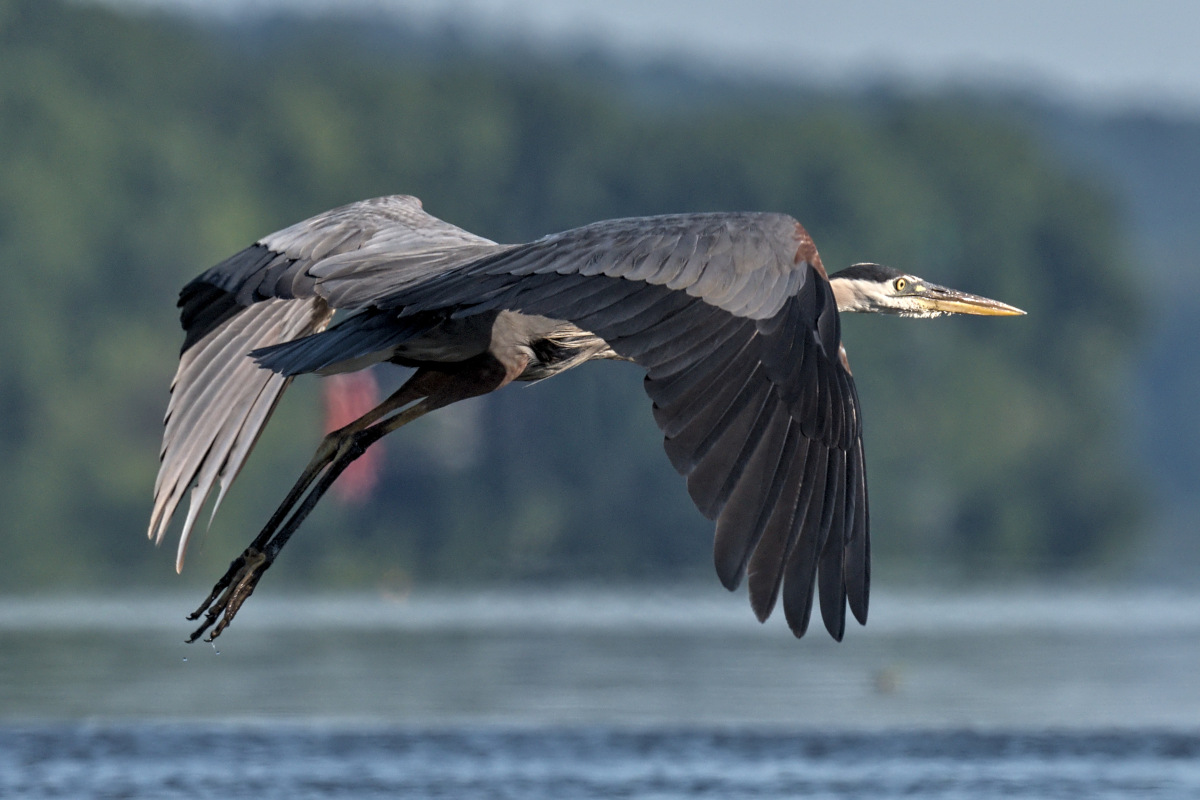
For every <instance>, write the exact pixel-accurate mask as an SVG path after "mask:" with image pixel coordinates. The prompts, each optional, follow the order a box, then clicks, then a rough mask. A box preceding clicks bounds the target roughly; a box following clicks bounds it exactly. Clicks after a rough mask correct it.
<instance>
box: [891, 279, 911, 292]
mask: <svg viewBox="0 0 1200 800" xmlns="http://www.w3.org/2000/svg"><path fill="white" fill-rule="evenodd" d="M893 285H894V286H895V287H896V291H897V292H903V291H904V290H905V289H907V288H908V281H906V280H905V279H904V278H896V282H895V283H894V284H893Z"/></svg>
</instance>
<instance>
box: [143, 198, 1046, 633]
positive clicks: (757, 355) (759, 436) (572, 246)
mask: <svg viewBox="0 0 1200 800" xmlns="http://www.w3.org/2000/svg"><path fill="white" fill-rule="evenodd" d="M179 304H180V307H181V319H182V322H183V327H184V330H185V340H184V345H183V351H182V353H181V357H180V363H179V368H178V371H177V373H176V376H175V381H174V383H173V384H172V395H171V402H170V404H169V406H168V410H167V416H166V428H165V433H164V438H163V449H162V464H161V467H160V471H159V476H158V481H157V483H156V486H155V503H154V509H153V512H152V516H151V523H150V536H151V537H152V538H154V539H155V540H156V541H161V540H162V538H163V537H164V534H165V532H166V529H167V527H168V525H169V524H170V521H171V518H172V517H173V516H174V513H175V510H176V508H177V507H178V505H179V504H180V502H181V501H182V499H183V496H184V495H185V494H186V493H188V492H189V490H190V492H191V497H190V506H189V510H188V513H187V516H186V519H185V521H184V524H183V531H182V534H181V536H180V542H179V549H178V556H177V563H176V566H177V569H181V568H182V564H183V557H184V553H185V552H186V548H187V544H188V540H189V538H190V535H191V533H192V531H193V529H194V526H195V524H196V522H197V517H198V514H199V511H200V508H201V507H202V506H203V505H204V504H205V501H206V499H207V498H208V497H209V496H210V494H211V493H212V492H213V490H214V489H216V490H217V499H216V504H217V505H219V503H220V500H221V498H222V497H223V496H224V493H225V491H226V490H227V489H228V487H229V484H230V482H231V481H232V480H233V479H234V477H235V476H236V474H237V472H238V470H239V469H240V468H241V466H242V464H243V463H244V462H245V459H246V457H247V456H248V454H249V451H250V449H251V448H252V446H253V444H254V441H255V440H256V439H257V437H258V434H259V433H260V431H261V430H262V428H263V426H264V425H265V424H266V423H267V420H268V419H269V417H270V415H271V412H272V410H273V409H274V407H275V404H276V402H277V401H278V399H279V397H280V395H281V394H282V392H283V390H284V389H285V388H286V386H287V384H288V382H289V381H290V380H291V378H293V377H294V376H296V375H300V374H305V373H318V374H331V373H336V372H345V371H351V370H356V369H362V368H364V367H366V366H368V365H370V364H374V363H379V362H384V361H386V362H391V363H395V364H399V365H402V366H406V367H412V368H414V369H415V371H414V372H413V374H412V376H411V377H410V378H409V380H408V381H407V382H406V383H405V384H404V385H403V386H401V387H400V389H398V390H397V391H396V392H395V393H394V394H393V395H392V396H391V397H389V398H387V399H386V400H385V401H384V402H383V403H381V404H380V405H379V406H378V407H376V408H375V409H373V410H372V411H370V412H368V413H367V414H365V415H364V416H363V417H361V418H360V419H358V420H356V421H355V422H353V423H351V424H350V425H348V426H346V427H344V428H342V429H340V430H339V431H335V432H333V433H331V434H329V435H328V436H327V437H326V438H325V439H324V440H323V441H322V443H321V445H320V447H319V448H318V450H317V453H316V455H315V456H314V457H313V460H312V461H311V462H310V463H309V465H308V467H306V469H305V470H304V472H303V473H302V475H301V477H300V479H299V480H298V481H297V483H296V485H295V486H294V487H293V489H292V491H291V492H290V493H289V494H288V496H287V497H286V498H285V499H284V501H283V503H282V504H281V505H280V506H279V507H278V508H277V510H276V512H275V513H274V514H273V515H272V517H271V519H270V520H269V521H268V523H267V525H266V526H265V527H264V529H263V530H262V532H261V533H260V534H259V536H258V537H257V538H256V539H255V540H254V542H253V543H252V544H251V545H250V546H249V547H248V548H247V549H246V551H245V552H244V553H243V554H242V555H241V556H239V557H238V558H237V559H235V560H234V562H233V563H232V564H231V565H230V568H229V571H228V572H227V573H226V574H225V576H223V577H222V579H221V580H220V581H218V583H217V584H216V586H215V587H214V589H213V591H212V593H211V594H210V596H209V598H208V599H207V600H206V601H205V603H204V604H203V605H202V606H201V607H200V609H198V610H197V611H196V612H195V614H193V615H192V618H193V619H197V618H199V617H200V616H201V615H204V621H203V623H202V625H201V627H200V628H199V629H198V630H197V631H196V632H195V633H194V634H193V636H192V639H193V640H194V639H195V638H197V637H198V636H199V635H201V634H202V633H204V632H205V631H207V630H208V629H209V628H213V626H214V625H215V626H216V627H215V628H213V630H212V633H211V635H210V638H212V637H215V636H217V635H219V634H220V633H221V632H222V631H223V630H224V628H225V627H226V626H227V625H228V624H229V622H230V621H231V620H232V619H233V617H234V615H235V614H236V613H237V611H238V609H239V608H240V607H241V604H242V603H243V602H244V601H245V599H246V598H247V597H248V596H249V595H250V593H251V592H253V590H254V588H255V586H256V585H257V582H258V580H259V578H261V576H262V574H263V572H265V571H266V569H267V568H269V567H270V566H271V564H272V563H273V562H274V560H275V558H276V556H277V555H278V553H279V551H280V549H281V548H282V547H283V545H284V544H285V543H286V542H287V540H288V538H289V537H290V536H291V535H292V533H294V531H295V530H296V528H297V527H298V526H299V524H300V522H301V521H303V519H304V518H305V516H307V514H308V513H309V511H311V509H312V508H313V506H315V505H316V503H317V501H318V500H319V499H320V497H321V496H322V495H323V493H324V492H325V490H326V489H328V487H329V485H331V484H332V483H333V481H334V480H335V479H336V478H337V476H338V475H339V474H340V473H341V471H342V470H343V469H345V467H346V466H347V465H348V464H349V463H351V462H352V461H353V460H354V459H355V458H357V457H358V455H360V454H361V453H362V452H363V451H365V449H366V448H367V447H369V446H370V444H371V443H373V442H374V441H377V440H378V439H379V438H381V437H382V436H384V435H386V434H387V433H390V432H391V431H393V430H395V429H397V428H399V427H401V426H403V425H404V424H406V423H408V422H409V421H411V420H413V419H416V418H418V417H420V416H422V415H423V414H426V413H429V412H430V411H433V410H436V409H437V408H441V407H443V406H445V405H448V404H450V403H453V402H456V401H458V400H462V399H465V398H468V397H475V396H478V395H481V394H486V393H488V392H491V391H494V390H496V389H499V388H501V387H503V386H504V385H506V384H508V383H510V382H512V381H514V380H522V381H532V380H542V379H545V378H548V377H552V376H554V375H557V374H558V373H560V372H563V371H565V370H567V369H570V368H572V367H574V366H577V365H579V364H582V363H584V362H586V361H591V360H596V359H622V360H627V361H633V362H635V363H637V364H638V365H640V366H641V367H643V368H644V369H645V370H646V379H645V388H646V392H647V394H648V395H649V396H650V399H651V400H652V401H653V412H654V418H655V421H656V422H657V423H658V425H659V427H660V428H661V429H662V431H663V433H664V437H665V439H664V442H665V447H666V451H667V455H668V457H669V458H670V460H671V463H672V464H673V465H674V466H675V468H676V469H677V470H678V471H679V472H680V473H681V474H683V475H685V476H686V478H687V487H688V491H689V493H690V495H691V497H692V499H693V500H694V501H695V503H696V505H697V507H698V508H699V510H700V511H701V512H702V513H703V514H704V515H705V516H707V517H709V518H710V519H713V520H715V521H716V534H715V544H714V560H715V564H716V569H717V574H718V577H719V578H720V580H721V581H722V583H723V584H724V585H725V586H726V587H728V588H730V589H733V588H736V587H737V586H738V585H739V584H740V583H741V581H742V580H743V579H745V580H746V581H747V583H748V585H749V594H750V601H751V605H752V607H753V609H754V611H755V613H756V614H757V616H758V617H759V618H760V619H766V618H767V616H768V615H769V614H770V613H771V611H772V609H773V608H774V606H775V605H776V602H777V600H778V599H779V597H780V596H781V595H782V599H783V607H784V613H785V615H786V617H787V621H788V624H789V626H790V627H791V629H792V631H793V632H794V633H795V634H796V635H797V636H800V635H803V633H804V632H805V630H806V629H807V627H808V622H809V618H810V614H811V610H812V605H813V602H814V595H815V596H816V597H817V598H819V604H820V607H821V613H822V618H823V620H824V622H825V626H826V628H827V629H828V631H829V632H830V633H831V634H832V635H833V636H834V638H836V639H841V638H842V635H843V633H844V629H845V610H846V608H847V607H849V608H850V610H851V612H852V613H853V614H854V616H855V617H856V618H857V619H858V620H859V622H861V623H865V621H866V616H867V605H868V597H869V591H870V530H869V519H868V504H867V487H866V474H865V466H864V458H863V447H862V422H861V417H860V413H859V403H858V397H857V394H856V392H855V388H854V381H853V379H852V377H851V374H850V367H849V362H848V360H847V358H846V353H845V349H844V348H843V347H842V344H841V333H840V321H839V317H838V312H839V310H841V311H866V312H886V313H895V314H902V315H908V316H936V315H939V314H944V313H977V314H995V315H1002V314H1019V313H1022V312H1020V311H1019V310H1017V309H1015V308H1013V307H1011V306H1007V305H1005V304H1003V303H998V302H996V301H992V300H987V299H986V298H981V297H976V296H973V295H967V294H964V293H961V292H955V291H953V290H948V289H945V288H943V287H939V286H936V285H934V284H929V283H927V282H925V281H922V280H921V279H919V278H916V277H914V276H911V275H905V274H902V273H899V272H896V271H895V270H890V269H888V268H885V267H880V266H878V265H874V264H860V265H855V266H853V267H850V268H849V269H847V270H844V271H843V272H842V273H838V274H837V275H834V276H832V277H830V276H828V275H827V274H826V272H825V269H824V267H823V266H822V264H821V259H820V256H819V255H818V254H817V250H816V248H815V247H814V245H813V243H812V239H811V238H810V237H809V235H808V233H807V232H806V231H805V230H804V228H803V227H802V226H801V225H800V224H799V223H798V222H796V221H795V220H794V219H792V218H791V217H788V216H786V215H783V214H771V213H736V214H735V213H717V214H682V215H672V216H661V217H641V218H631V219H620V220H607V221H603V222H597V223H593V224H591V225H587V226H584V227H581V228H576V229H573V230H570V231H565V232H563V233H558V234H553V235H550V236H546V237H543V238H541V239H538V240H537V241H534V242H530V243H527V244H518V245H502V244H496V243H494V242H490V241H488V240H486V239H483V238H482V237H479V236H475V235H474V234H471V233H468V232H467V231H464V230H462V229H460V228H457V227H455V226H453V225H450V224H449V223H446V222H443V221H442V220H439V219H437V218H435V217H433V216H431V215H429V214H427V213H426V212H425V211H424V210H423V209H422V208H421V204H420V201H418V200H417V199H416V198H412V197H404V196H392V197H382V198H376V199H373V200H366V201H362V202H359V203H354V204H351V205H348V206H344V207H342V208H338V209H334V210H332V211H328V212H325V213H323V214H320V215H318V216H316V217H313V218H312V219H309V220H306V221H304V222H300V223H298V224H296V225H293V226H291V227H289V228H286V229H284V230H282V231H279V232H277V233H274V234H271V235H270V236H267V237H264V238H263V239H261V240H260V241H259V242H257V243H255V244H254V245H252V246H251V247H248V248H247V249H245V250H243V251H242V252H240V253H238V254H236V255H234V256H232V257H231V258H229V259H227V260H225V261H223V262H221V263H220V264H218V265H216V266H215V267H213V268H211V269H209V270H208V271H207V272H205V273H203V274H202V275H200V276H199V277H198V278H196V279H195V280H193V281H192V282H191V283H189V284H188V285H187V286H185V287H184V289H183V290H182V292H181V294H180V301H179ZM334 312H341V314H342V317H341V318H340V319H339V320H338V322H337V323H336V324H332V325H331V321H332V320H333V315H334ZM214 513H215V511H214Z"/></svg>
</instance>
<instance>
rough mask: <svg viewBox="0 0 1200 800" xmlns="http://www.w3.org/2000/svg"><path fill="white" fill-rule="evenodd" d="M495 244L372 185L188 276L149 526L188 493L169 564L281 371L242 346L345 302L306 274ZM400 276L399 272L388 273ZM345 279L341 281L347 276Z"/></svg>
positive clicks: (392, 266) (404, 267)
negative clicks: (368, 191) (360, 196)
mask: <svg viewBox="0 0 1200 800" xmlns="http://www.w3.org/2000/svg"><path fill="white" fill-rule="evenodd" d="M502 249H504V248H502V247H500V246H499V245H496V244H494V243H492V242H489V241H488V240H486V239H483V238H481V237H478V236H475V235H473V234H470V233H468V232H466V231H464V230H461V229H460V228H456V227H454V226H453V225H450V224H448V223H445V222H442V221H441V220H439V219H436V218H434V217H432V216H430V215H428V214H426V213H425V212H424V211H422V210H421V204H420V201H418V200H417V199H416V198H413V197H401V196H395V197H382V198H378V199H375V200H367V201H363V202H360V203H354V204H351V205H348V206H344V207H342V208H337V209H334V210H332V211H328V212H325V213H324V214H321V215H319V216H316V217H313V218H312V219H309V220H306V221H304V222H301V223H298V224H296V225H293V226H291V227H289V228H286V229H284V230H281V231H279V232H277V233H274V234H271V235H270V236H267V237H264V238H263V239H261V240H260V241H258V242H257V243H255V244H254V245H252V246H250V247H248V248H246V249H245V250H243V251H241V252H240V253H238V254H237V255H234V256H233V257H231V258H229V259H227V260H225V261H223V262H221V263H220V264H218V265H216V266H215V267H213V268H212V269H210V270H208V271H207V272H205V273H204V274H202V275H201V276H200V277H198V278H196V279H195V280H193V281H192V282H191V283H189V284H188V285H187V286H185V287H184V288H183V291H182V292H180V295H179V306H180V309H181V312H180V319H181V321H182V323H183V328H184V330H185V332H186V335H185V338H184V343H183V350H182V353H181V354H180V359H179V367H178V370H177V371H176V373H175V379H174V381H173V382H172V384H171V401H170V403H169V405H168V407H167V414H166V419H165V430H164V434H163V444H162V451H161V459H162V462H161V465H160V467H159V472H158V479H157V481H156V482H155V487H154V508H153V511H152V513H151V517H150V530H149V535H150V536H151V538H153V539H155V540H156V541H161V540H162V538H163V535H164V534H165V533H166V529H167V527H168V525H169V524H170V522H171V518H172V517H173V516H174V513H175V510H176V508H177V507H178V505H179V503H180V502H181V501H182V499H183V497H184V495H185V494H187V493H188V491H189V490H190V491H191V502H190V507H189V509H188V514H187V517H186V519H185V521H184V525H183V532H182V534H181V535H180V540H179V550H178V555H177V558H176V568H177V569H181V568H182V566H183V557H184V553H185V552H186V550H187V545H188V541H189V539H190V536H191V533H192V530H193V529H194V526H195V524H196V521H197V517H198V516H199V513H200V509H201V507H202V506H203V505H204V503H205V501H206V500H207V499H208V497H209V495H210V494H211V493H212V490H213V489H214V488H215V487H216V486H217V485H218V484H219V486H220V490H219V492H218V494H217V499H216V502H215V503H214V508H213V513H216V506H218V505H220V502H221V499H222V498H223V497H224V495H225V491H226V490H227V489H228V487H229V485H230V483H231V482H232V481H233V479H234V477H236V475H237V473H238V471H239V470H240V469H241V467H242V464H243V463H245V460H246V457H247V456H248V455H249V453H250V450H251V449H252V448H253V446H254V443H255V441H256V440H257V439H258V435H259V433H260V432H261V431H262V429H263V426H264V425H266V423H267V420H268V419H269V418H270V416H271V412H272V411H273V410H274V408H275V405H276V403H277V402H278V400H279V398H280V396H281V395H282V393H283V390H284V389H285V388H287V384H288V381H289V379H288V378H286V377H284V376H281V375H278V374H276V373H273V372H271V371H270V370H266V369H262V368H261V367H259V366H258V365H257V364H256V363H255V362H254V361H253V359H251V358H250V357H249V356H248V353H249V352H250V351H251V350H254V349H256V348H260V347H266V346H269V345H272V344H277V343H279V342H286V341H290V340H292V339H296V338H300V337H303V336H306V335H309V334H312V333H315V332H317V331H320V330H322V329H323V328H324V327H325V326H326V325H327V324H328V323H329V320H330V318H331V316H332V314H333V311H334V309H337V308H356V307H357V305H356V302H355V298H354V296H353V295H354V292H353V291H346V290H343V291H338V292H334V293H332V294H326V293H324V292H323V291H322V289H321V287H320V286H319V285H318V279H317V278H316V277H315V276H314V275H313V274H311V269H312V267H313V266H314V265H315V264H336V263H338V259H339V258H340V257H343V256H345V255H346V254H351V253H352V254H355V259H356V260H355V264H356V266H357V269H358V270H359V272H360V274H361V276H362V279H361V282H360V283H359V284H358V286H359V287H360V288H362V287H368V286H371V285H373V280H374V277H373V276H375V266H374V265H375V263H376V262H377V261H378V260H379V254H380V253H386V254H387V258H386V261H387V265H388V269H387V273H388V275H389V276H390V278H391V279H392V280H393V281H395V275H396V274H397V272H399V273H400V274H404V275H407V276H410V277H411V278H412V279H414V280H419V279H423V278H427V277H428V276H429V275H431V274H436V273H437V272H438V271H440V270H444V269H446V268H447V267H448V266H452V265H455V264H459V263H463V262H465V261H471V260H473V259H476V258H479V257H480V256H481V255H484V254H487V253H491V252H495V251H497V250H502ZM393 285H403V282H400V283H393ZM348 288H349V287H348Z"/></svg>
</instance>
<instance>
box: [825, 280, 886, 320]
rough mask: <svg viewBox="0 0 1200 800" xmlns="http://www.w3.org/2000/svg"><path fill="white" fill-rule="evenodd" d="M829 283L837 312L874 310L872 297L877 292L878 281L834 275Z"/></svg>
mask: <svg viewBox="0 0 1200 800" xmlns="http://www.w3.org/2000/svg"><path fill="white" fill-rule="evenodd" d="M829 285H830V287H831V288H832V289H833V298H834V300H836V301H837V309H838V311H839V312H847V311H860V312H865V311H874V310H875V303H874V302H873V301H872V298H873V297H874V296H875V295H876V294H877V293H878V292H879V284H878V283H876V282H874V281H864V280H859V279H857V278H840V277H838V276H837V275H834V276H832V277H831V278H830V279H829Z"/></svg>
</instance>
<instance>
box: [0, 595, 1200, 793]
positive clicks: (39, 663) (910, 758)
mask: <svg viewBox="0 0 1200 800" xmlns="http://www.w3.org/2000/svg"><path fill="white" fill-rule="evenodd" d="M195 600H196V598H192V597H190V596H187V597H185V596H177V595H171V596H155V597H137V598H135V597H125V598H40V599H29V598H7V599H4V600H0V796H22V797H51V796H175V795H176V794H178V796H189V797H210V796H211V797H241V796H246V797H252V796H255V797H276V796H277V797H305V796H311V797H334V796H346V797H363V796H385V795H386V796H396V795H404V796H413V797H426V796H428V797H439V796H441V797H506V796H512V797H574V796H578V797H612V796H638V797H730V796H746V797H790V796H795V795H796V794H798V793H803V794H807V795H815V796H822V795H825V796H836V797H854V796H861V797H899V796H913V795H915V796H924V797H960V796H961V797H989V796H996V797H1000V796H1011V795H1012V794H1018V795H1020V796H1026V797H1037V796H1047V797H1050V796H1063V797H1067V796H1089V797H1104V796H1111V797H1126V796H1127V797H1175V796H1180V797H1184V796H1200V757H1198V754H1200V739H1198V736H1197V735H1198V733H1200V596H1197V595H1189V594H1182V593H1180V594H1171V593H1153V594H1152V593H1142V592H1133V591H1129V592H1103V591H1084V590H1077V591H1068V590H1063V591H1046V590H1031V591H1020V592H1018V591H1008V592H1000V591H997V592H980V593H970V594H944V595H927V596H925V595H917V594H908V593H900V592H894V593H889V592H886V591H881V592H878V593H876V595H875V596H874V597H873V598H872V619H871V622H870V625H868V626H867V627H866V628H859V627H858V626H857V625H854V626H853V627H852V628H850V629H849V630H848V632H847V636H846V641H845V642H843V643H841V644H837V643H835V642H833V641H831V640H829V638H828V637H827V636H826V635H825V633H824V631H823V630H821V629H819V623H817V625H818V628H816V629H814V630H812V631H810V634H809V635H808V636H807V637H805V638H804V639H803V640H799V641H798V640H796V639H795V638H794V637H792V636H791V634H790V633H789V632H788V631H787V629H786V627H785V626H784V625H783V624H782V621H780V620H775V619H773V620H771V621H770V622H769V623H768V624H766V625H759V624H758V623H757V622H755V621H754V619H753V616H752V615H751V613H750V611H749V609H748V608H747V607H746V603H745V598H744V597H742V596H740V595H737V596H731V595H727V594H726V593H724V592H723V591H721V590H720V589H718V588H717V587H715V586H714V587H707V586H705V587H681V588H678V589H675V590H671V591H661V592H645V591H618V590H604V591H601V590H580V591H563V592H556V591H527V592H523V591H508V592H476V593H451V592H435V591H425V592H413V593H411V594H410V595H408V596H406V597H395V596H383V595H378V596H367V595H361V596H318V597H310V598H303V597H291V596H284V595H281V594H274V595H273V594H271V593H270V592H263V593H260V594H259V595H257V596H255V597H254V598H253V599H252V600H251V601H250V602H249V603H248V604H247V606H246V608H245V609H243V611H242V615H241V616H239V618H238V621H237V623H235V625H234V626H233V627H232V628H231V629H230V630H228V631H227V632H226V633H225V635H224V636H222V638H221V639H220V640H218V642H217V646H216V647H214V646H213V645H210V644H202V643H197V644H193V645H185V644H183V641H182V640H183V638H184V637H185V636H186V634H187V633H188V632H189V630H190V628H189V624H188V623H186V622H185V621H184V620H183V615H184V613H185V612H186V611H188V610H190V608H191V607H192V606H193V605H194V603H195ZM255 787H257V788H255Z"/></svg>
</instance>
